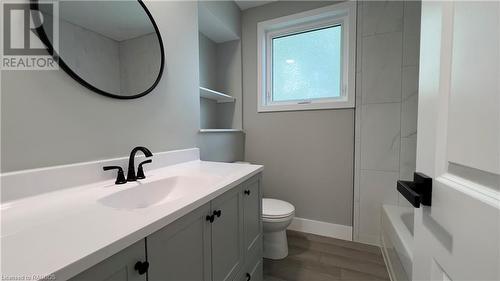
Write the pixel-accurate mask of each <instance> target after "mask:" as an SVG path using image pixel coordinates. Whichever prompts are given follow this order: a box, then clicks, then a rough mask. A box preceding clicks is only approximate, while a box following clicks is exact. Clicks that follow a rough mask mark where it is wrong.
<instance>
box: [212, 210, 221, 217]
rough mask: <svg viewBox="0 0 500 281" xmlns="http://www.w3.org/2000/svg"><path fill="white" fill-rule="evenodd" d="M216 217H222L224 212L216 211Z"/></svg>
mask: <svg viewBox="0 0 500 281" xmlns="http://www.w3.org/2000/svg"><path fill="white" fill-rule="evenodd" d="M214 215H216V216H217V217H220V215H222V211H221V210H216V211H214Z"/></svg>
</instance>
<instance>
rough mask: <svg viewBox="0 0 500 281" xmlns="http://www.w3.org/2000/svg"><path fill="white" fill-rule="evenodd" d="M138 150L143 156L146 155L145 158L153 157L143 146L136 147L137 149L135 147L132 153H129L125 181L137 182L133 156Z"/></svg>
mask: <svg viewBox="0 0 500 281" xmlns="http://www.w3.org/2000/svg"><path fill="white" fill-rule="evenodd" d="M139 150H140V151H142V152H143V153H144V155H146V157H152V156H153V153H151V151H149V149H147V148H145V147H143V146H138V147H135V148H134V149H132V151H131V152H130V158H129V159H128V172H127V181H136V180H137V177H136V175H135V164H134V160H135V154H136V153H137V151H139Z"/></svg>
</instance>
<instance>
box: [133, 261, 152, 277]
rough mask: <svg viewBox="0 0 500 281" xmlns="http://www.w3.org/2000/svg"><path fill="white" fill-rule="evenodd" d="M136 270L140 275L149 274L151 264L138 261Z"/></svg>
mask: <svg viewBox="0 0 500 281" xmlns="http://www.w3.org/2000/svg"><path fill="white" fill-rule="evenodd" d="M134 269H135V270H137V272H139V275H143V274H144V273H146V272H148V269H149V262H147V261H143V262H140V261H138V262H136V263H135V266H134Z"/></svg>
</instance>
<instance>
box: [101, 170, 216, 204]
mask: <svg viewBox="0 0 500 281" xmlns="http://www.w3.org/2000/svg"><path fill="white" fill-rule="evenodd" d="M216 179H217V177H206V176H203V177H195V176H173V177H169V178H165V179H162V180H158V181H153V182H148V183H141V182H137V185H136V186H134V187H130V188H128V189H125V190H122V191H118V192H115V193H113V194H111V195H108V196H106V197H103V198H101V199H99V200H98V201H99V203H101V204H103V205H105V206H108V207H112V208H116V209H140V208H147V207H151V206H154V205H159V204H160V203H165V202H169V201H173V200H176V199H180V198H182V197H185V196H187V195H193V194H194V193H196V191H197V190H201V189H200V188H201V187H202V186H204V185H206V184H207V182H208V183H209V182H211V181H215V180H216ZM117 188H120V187H119V186H117Z"/></svg>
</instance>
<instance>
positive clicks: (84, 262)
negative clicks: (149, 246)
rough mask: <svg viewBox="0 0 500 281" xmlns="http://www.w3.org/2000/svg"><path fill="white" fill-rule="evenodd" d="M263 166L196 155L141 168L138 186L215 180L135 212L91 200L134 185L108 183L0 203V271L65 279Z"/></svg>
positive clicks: (11, 275) (15, 275)
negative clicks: (143, 172) (165, 180)
mask: <svg viewBox="0 0 500 281" xmlns="http://www.w3.org/2000/svg"><path fill="white" fill-rule="evenodd" d="M262 170H263V167H262V166H259V165H249V164H233V163H218V162H205V161H199V160H195V161H189V162H185V163H181V164H176V165H172V166H167V167H163V168H159V169H156V170H151V171H146V175H147V179H146V180H143V181H142V183H145V182H151V181H156V180H160V179H162V178H167V177H173V176H179V175H180V176H197V175H198V176H203V175H209V176H210V177H212V178H215V180H211V181H207V182H206V183H204V186H203V188H199V187H198V188H193V190H192V192H191V191H190V192H191V193H192V194H189V196H184V197H180V198H178V199H175V200H170V201H165V202H162V203H160V204H156V205H153V206H150V207H146V208H140V209H116V208H112V207H109V206H105V205H103V204H101V203H99V202H98V200H99V199H101V198H103V197H106V196H107V195H110V194H112V193H115V192H119V191H121V190H125V189H128V188H132V187H136V186H137V185H140V184H141V183H139V182H134V183H127V184H124V185H115V184H114V180H109V181H101V182H97V183H93V184H89V185H84V186H78V187H74V188H66V189H62V190H57V191H54V192H50V193H45V194H41V195H37V196H31V197H27V198H23V199H20V200H16V201H12V202H7V203H5V204H2V210H1V215H2V218H1V224H2V231H1V246H2V253H1V259H2V276H3V277H4V278H19V277H22V276H30V277H31V276H34V275H36V276H44V275H49V274H54V275H55V277H56V278H57V280H66V279H68V278H70V277H72V276H74V275H76V274H78V273H80V272H82V271H83V270H85V269H87V268H89V267H91V266H93V265H95V264H97V263H99V262H100V261H102V260H104V259H106V258H108V257H110V256H112V255H113V254H115V253H117V252H119V251H121V250H123V249H125V248H126V247H128V246H130V245H132V244H133V243H135V242H137V241H139V240H141V239H143V238H144V237H146V236H148V235H150V234H152V233H154V232H155V231H157V230H159V229H161V228H163V227H165V226H166V225H168V224H170V223H171V222H173V221H175V220H176V219H178V218H180V217H182V216H184V215H185V214H187V213H189V212H191V211H193V210H195V209H196V208H198V207H200V206H202V205H203V204H205V203H207V202H209V201H210V200H212V199H214V198H215V197H217V196H219V195H221V194H222V193H224V192H225V191H227V190H229V189H231V188H233V187H235V186H237V185H238V184H240V183H242V182H243V181H245V180H247V179H249V178H250V177H252V176H253V175H255V174H257V173H259V172H260V171H262ZM205 185H206V186H205ZM32 280H36V278H35V279H32Z"/></svg>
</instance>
